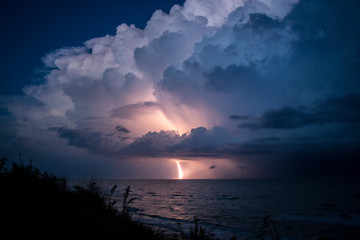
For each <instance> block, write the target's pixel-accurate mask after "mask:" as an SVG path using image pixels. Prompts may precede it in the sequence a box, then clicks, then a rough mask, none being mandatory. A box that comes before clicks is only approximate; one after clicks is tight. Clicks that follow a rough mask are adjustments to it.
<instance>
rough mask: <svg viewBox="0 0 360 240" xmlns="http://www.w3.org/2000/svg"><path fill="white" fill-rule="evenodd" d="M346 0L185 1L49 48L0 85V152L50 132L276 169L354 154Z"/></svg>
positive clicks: (359, 118) (152, 152)
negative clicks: (38, 64) (1, 90)
mask: <svg viewBox="0 0 360 240" xmlns="http://www.w3.org/2000/svg"><path fill="white" fill-rule="evenodd" d="M356 9H357V2H356V1H350V0H347V1H342V2H339V1H321V0H311V1H296V0H282V1H268V0H248V1H235V0H234V1H228V0H214V1H210V0H207V1H201V0H188V1H186V2H185V3H184V5H183V6H179V5H174V6H173V7H172V8H171V10H170V12H169V13H165V12H162V11H161V10H158V11H156V12H154V14H153V16H152V17H151V18H150V19H149V21H148V22H147V25H146V27H145V28H144V29H140V28H137V27H136V26H135V25H127V24H121V25H119V26H118V27H117V29H116V34H115V35H106V36H103V37H99V38H94V39H90V40H87V41H85V42H84V44H83V45H82V46H78V47H69V48H61V49H57V50H54V51H53V52H51V53H49V54H47V55H46V56H45V57H44V58H43V62H44V65H45V67H44V68H45V70H44V71H46V75H45V77H44V79H43V82H41V83H39V84H36V85H29V86H25V87H24V88H23V92H24V94H23V95H21V96H0V107H1V109H4V110H3V111H1V112H0V115H1V116H0V119H1V121H2V122H3V123H4V124H6V126H7V127H6V128H3V127H2V128H0V129H1V133H0V139H2V141H3V142H5V140H4V139H12V140H11V141H9V142H6V144H4V145H3V146H4V147H3V148H2V151H3V152H4V153H6V151H13V149H16V148H26V149H27V148H31V147H33V148H38V149H39V151H41V147H39V146H41V144H40V145H39V144H37V145H36V146H32V145H31V142H32V139H34V138H35V139H36V142H37V143H39V142H40V143H41V142H42V141H43V142H46V146H47V149H49V148H52V147H53V148H55V147H56V146H55V144H54V146H51V142H52V141H54V142H55V141H59V139H60V140H62V141H66V144H67V146H71V147H73V148H71V149H72V151H76V150H74V148H75V149H79V151H81V149H86V150H87V151H88V154H90V155H91V156H108V157H109V158H111V159H116V161H118V160H124V159H146V158H158V159H170V158H179V159H190V158H192V159H195V160H196V159H200V158H201V159H204V158H218V159H224V158H226V159H231V160H232V161H235V162H238V161H239V162H241V164H240V165H243V162H242V161H244V162H247V163H249V162H251V161H252V163H253V164H255V165H256V164H259V166H260V165H261V164H263V163H264V162H265V163H266V164H265V165H266V166H268V164H269V163H273V164H274V166H278V168H276V167H274V168H272V167H269V171H272V169H281V172H285V171H286V170H283V168H284V169H285V168H286V166H290V165H291V164H293V165H292V166H303V169H304V172H306V167H305V166H306V165H307V164H309V163H308V162H307V161H304V159H306V158H307V157H309V159H314V161H315V162H316V161H318V160H316V159H323V158H324V157H321V156H327V157H329V156H332V157H331V161H330V160H329V162H332V163H334V164H332V166H337V164H338V163H339V162H340V161H343V160H342V157H341V155H342V154H343V153H345V152H346V153H347V155H346V156H348V158H349V159H355V156H358V155H357V154H358V151H357V150H356V149H357V147H360V146H359V144H360V139H359V136H360V134H359V129H360V112H359V111H360V110H359V109H360V95H359V94H360V90H359V89H360V79H359V76H360V75H359V68H358V66H359V63H360V54H359V53H360V47H359V44H358V43H359V42H360V34H359V28H358V25H359V23H360V17H359V14H358V13H357V11H356ZM9 129H11V131H10V130H9ZM66 144H65V145H66ZM25 145H26V147H25ZM67 146H63V148H64V149H66V147H67ZM332 153H334V154H332ZM335 153H336V154H335ZM294 156H302V157H294ZM259 159H262V160H261V161H260V160H259ZM274 159H275V160H274ZM279 159H281V161H280V160H279ZM259 161H260V162H261V163H259ZM322 161H323V160H321V161H320V160H319V164H317V163H316V164H315V163H311V164H309V166H315V165H316V167H314V168H313V169H320V167H319V166H322V165H323V162H322ZM345 161H346V160H345ZM320 162H321V163H320ZM344 164H345V165H347V164H348V165H347V166H350V167H346V168H344V172H346V169H351V166H355V165H356V164H358V163H356V162H355V161H353V160H351V161H350V160H349V161H348V162H344ZM265 165H261V166H265ZM270 165H271V164H270ZM216 166H218V164H217V165H216ZM282 167H283V168H282ZM244 168H245V167H244ZM246 168H247V166H246ZM247 169H248V168H247ZM264 171H265V170H264ZM279 171H280V170H279ZM316 171H320V172H321V170H316ZM316 171H315V170H314V172H316ZM332 171H333V168H332V170H331V171H330V170H329V171H328V172H332ZM214 172H215V171H214Z"/></svg>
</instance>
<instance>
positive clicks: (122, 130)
mask: <svg viewBox="0 0 360 240" xmlns="http://www.w3.org/2000/svg"><path fill="white" fill-rule="evenodd" d="M115 129H116V130H117V131H119V132H121V133H130V130H129V129H127V128H126V127H124V126H123V125H118V126H116V127H115Z"/></svg>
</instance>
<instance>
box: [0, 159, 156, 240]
mask: <svg viewBox="0 0 360 240" xmlns="http://www.w3.org/2000/svg"><path fill="white" fill-rule="evenodd" d="M6 162H7V158H5V157H4V158H2V159H1V160H0V189H1V198H0V212H1V217H0V218H1V222H0V229H1V234H2V236H8V238H7V239H22V238H25V237H26V238H32V237H34V238H37V239H39V238H41V239H44V238H47V239H61V238H64V239H65V238H71V239H72V238H80V239H86V238H89V239H163V236H162V234H161V232H160V231H157V230H155V229H154V228H152V227H150V226H147V225H144V224H142V223H140V222H137V221H133V220H132V219H131V218H130V215H129V214H128V213H127V214H126V216H124V214H121V213H120V212H119V211H117V209H116V208H115V207H114V204H115V202H114V201H112V200H111V196H112V194H113V193H114V191H115V189H116V188H113V189H112V192H110V194H107V195H105V194H103V193H102V189H101V188H100V187H99V186H98V185H97V184H96V182H93V181H91V182H89V183H88V185H87V186H75V187H74V188H73V189H69V188H68V187H67V184H66V180H65V179H63V178H57V177H55V176H52V175H49V174H47V173H41V172H40V171H39V170H38V169H37V168H34V167H33V166H32V163H31V162H30V164H29V165H26V166H25V165H18V164H12V167H11V169H10V170H8V169H7V168H6ZM129 192H130V187H128V191H126V192H125V194H126V193H127V197H128V195H129ZM130 200H131V199H130ZM130 200H127V199H125V203H126V204H125V207H128V205H129V204H130V203H131V202H132V201H133V200H131V201H130ZM122 212H128V211H127V210H126V209H123V211H122Z"/></svg>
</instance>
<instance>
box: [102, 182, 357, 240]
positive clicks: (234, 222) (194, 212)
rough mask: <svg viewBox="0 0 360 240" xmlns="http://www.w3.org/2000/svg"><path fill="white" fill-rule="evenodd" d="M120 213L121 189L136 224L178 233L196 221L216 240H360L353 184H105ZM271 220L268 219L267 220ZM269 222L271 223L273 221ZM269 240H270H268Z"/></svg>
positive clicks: (192, 225)
mask: <svg viewBox="0 0 360 240" xmlns="http://www.w3.org/2000/svg"><path fill="white" fill-rule="evenodd" d="M103 184H104V185H105V186H108V187H109V188H111V187H112V186H113V185H114V184H116V185H117V186H118V188H117V190H116V192H115V193H114V195H113V198H114V200H119V202H118V208H119V209H121V201H122V196H123V189H125V188H126V187H127V186H129V185H130V186H131V193H130V196H129V198H133V197H134V198H135V201H134V202H133V203H131V204H130V207H131V208H130V209H131V212H132V215H133V217H134V218H136V219H139V220H140V221H143V222H145V223H149V224H152V225H153V226H156V227H159V228H161V229H164V230H165V231H166V232H167V233H169V234H170V233H176V232H179V230H180V229H182V230H183V231H184V232H187V231H188V229H189V227H194V218H195V217H197V218H199V219H200V225H201V226H203V227H204V228H206V229H208V230H211V231H212V232H213V233H214V234H215V237H218V238H220V239H230V238H231V237H232V236H235V237H236V238H237V239H239V240H240V239H256V237H257V236H258V235H259V232H260V230H261V229H263V230H264V222H266V221H267V222H270V221H271V222H272V223H274V224H273V225H271V226H268V227H267V228H268V229H267V230H266V231H277V232H278V234H279V235H280V237H281V239H321V238H323V239H360V185H359V181H356V180H352V179H290V180H289V179H287V180H284V179H282V180H274V179H238V180H104V181H103ZM266 216H268V217H267V218H266V219H265V217H266ZM269 216H270V217H269ZM265 239H266V237H265Z"/></svg>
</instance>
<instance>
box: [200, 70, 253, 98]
mask: <svg viewBox="0 0 360 240" xmlns="http://www.w3.org/2000/svg"><path fill="white" fill-rule="evenodd" d="M205 76H206V79H207V81H206V83H205V89H207V90H208V91H211V92H232V91H235V89H236V88H237V87H246V88H249V87H251V86H252V85H253V84H252V83H253V82H254V81H256V80H257V79H259V74H258V72H257V71H256V69H255V66H254V65H250V66H236V65H230V66H228V67H227V68H225V69H223V68H222V67H221V66H216V67H215V68H214V69H213V70H212V71H211V72H209V73H205Z"/></svg>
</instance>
